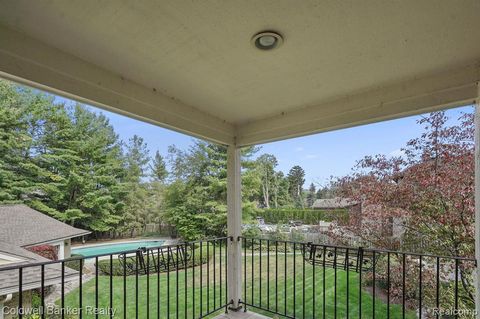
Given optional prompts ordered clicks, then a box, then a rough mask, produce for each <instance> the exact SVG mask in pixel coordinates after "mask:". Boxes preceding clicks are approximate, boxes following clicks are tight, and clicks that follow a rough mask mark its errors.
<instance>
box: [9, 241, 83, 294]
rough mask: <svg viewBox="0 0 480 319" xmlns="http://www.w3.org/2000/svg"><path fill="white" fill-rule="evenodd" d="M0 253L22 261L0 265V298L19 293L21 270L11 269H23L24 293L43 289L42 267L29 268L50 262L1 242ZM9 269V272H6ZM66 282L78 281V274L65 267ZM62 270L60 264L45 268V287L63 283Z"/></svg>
mask: <svg viewBox="0 0 480 319" xmlns="http://www.w3.org/2000/svg"><path fill="white" fill-rule="evenodd" d="M0 253H1V254H6V255H8V256H13V257H15V258H18V259H21V261H20V262H15V263H11V264H6V265H0V296H5V295H7V294H11V293H18V292H19V270H18V269H13V270H11V269H8V268H9V267H12V266H15V267H20V266H22V267H23V270H22V291H26V290H31V289H37V288H41V286H42V283H41V278H42V277H41V276H42V273H41V266H30V267H29V266H28V265H32V264H34V263H37V262H43V261H48V259H46V258H43V257H41V256H39V255H37V254H34V253H32V252H30V251H28V250H26V249H24V248H21V247H18V246H15V245H12V244H8V243H5V242H0ZM5 269H7V270H5ZM64 271H65V277H64V278H65V282H68V281H72V280H75V279H77V277H78V272H77V271H75V270H72V269H70V268H68V267H65V269H64ZM61 276H62V268H61V264H60V263H55V264H50V265H46V266H45V274H44V279H45V281H44V286H45V287H48V286H49V285H53V284H58V283H60V282H61Z"/></svg>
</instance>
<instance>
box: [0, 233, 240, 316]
mask: <svg viewBox="0 0 480 319" xmlns="http://www.w3.org/2000/svg"><path fill="white" fill-rule="evenodd" d="M230 240H231V239H230V238H227V237H223V238H216V239H211V240H204V241H196V242H188V243H181V244H178V245H168V246H159V247H151V248H139V249H137V250H130V251H124V252H122V253H114V254H101V255H96V256H89V257H81V256H79V257H74V258H70V259H66V260H60V261H44V262H33V263H32V262H30V263H28V262H27V263H22V264H14V265H10V266H8V265H4V266H0V278H4V279H5V280H3V282H0V292H3V293H4V294H5V295H10V296H13V298H11V300H10V301H7V302H5V303H4V304H3V309H0V310H3V311H4V313H5V314H8V315H9V316H13V317H16V318H67V319H69V318H125V319H131V318H142V319H143V318H158V319H160V318H162V319H163V318H205V317H208V316H210V315H212V314H214V313H216V312H221V311H227V307H228V306H229V304H230V301H229V300H228V299H227V288H228V283H227V250H226V249H227V244H228V242H229V241H230ZM1 297H2V296H0V302H1V301H2V300H3V299H1ZM7 300H8V299H7ZM49 303H50V305H49ZM0 306H1V305H0Z"/></svg>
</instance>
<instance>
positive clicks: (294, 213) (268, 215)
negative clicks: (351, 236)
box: [257, 208, 348, 225]
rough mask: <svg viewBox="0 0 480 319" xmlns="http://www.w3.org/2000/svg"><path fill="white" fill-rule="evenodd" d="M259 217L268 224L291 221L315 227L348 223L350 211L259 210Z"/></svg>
mask: <svg viewBox="0 0 480 319" xmlns="http://www.w3.org/2000/svg"><path fill="white" fill-rule="evenodd" d="M257 216H258V217H262V218H263V219H264V220H265V222H266V223H268V224H286V223H288V222H289V221H291V220H299V221H302V222H303V223H304V224H310V225H315V224H318V223H319V222H320V221H326V222H333V221H337V222H339V223H343V222H346V221H347V219H348V210H346V209H337V210H317V209H296V208H282V209H277V208H270V209H262V210H259V211H258V213H257Z"/></svg>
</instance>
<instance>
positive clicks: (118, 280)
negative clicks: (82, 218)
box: [0, 237, 476, 319]
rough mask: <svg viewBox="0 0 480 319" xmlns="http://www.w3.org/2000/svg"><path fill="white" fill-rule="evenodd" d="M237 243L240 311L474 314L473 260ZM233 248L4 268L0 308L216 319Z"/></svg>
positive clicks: (55, 314)
mask: <svg viewBox="0 0 480 319" xmlns="http://www.w3.org/2000/svg"><path fill="white" fill-rule="evenodd" d="M238 240H239V241H241V246H242V256H241V258H242V269H241V271H242V275H243V287H242V289H243V297H242V300H239V302H240V304H241V305H243V307H244V311H246V310H247V309H249V310H252V309H253V310H255V311H256V312H260V313H264V314H266V315H271V314H276V315H279V316H280V317H284V318H308V319H311V318H473V313H474V294H475V291H474V288H473V280H475V275H474V273H475V267H476V265H475V260H473V259H470V258H461V257H444V256H434V255H426V254H423V255H422V254H415V253H404V252H394V251H386V250H374V249H362V248H353V247H342V246H329V245H315V244H311V243H302V242H292V241H282V240H269V239H258V238H244V237H239V238H238ZM235 243H236V239H234V238H231V237H224V238H216V239H211V240H205V241H197V242H189V243H182V244H178V245H170V246H161V247H154V248H148V249H137V250H131V251H126V252H122V253H120V254H103V255H98V256H94V257H75V258H71V259H67V260H61V261H47V262H41V263H26V264H22V265H13V266H7V267H5V266H3V267H0V276H1V275H2V274H3V275H5V274H7V276H3V277H2V278H8V280H6V281H4V282H0V291H3V292H8V293H13V294H14V298H13V300H12V301H10V303H9V304H6V305H5V306H7V307H9V309H14V308H15V309H16V310H17V311H16V312H13V313H14V316H13V317H18V318H28V319H30V318H67V319H70V318H128V319H130V318H142V319H143V318H158V319H160V318H162V319H163V318H207V317H212V316H214V315H215V314H216V313H218V312H222V311H227V309H228V306H229V305H231V304H232V302H233V301H231V300H229V298H228V296H227V289H228V283H227V275H228V273H227V272H228V267H227V247H228V246H229V245H231V244H235ZM53 286H57V288H58V290H57V292H55V291H53V292H51V291H50V290H51V289H50V287H53ZM55 294H56V295H55ZM48 302H54V307H53V308H49V307H46V305H47V303H48ZM93 310H95V311H93ZM9 313H12V312H9ZM15 313H16V314H15ZM32 313H33V314H36V315H37V316H31V314H32Z"/></svg>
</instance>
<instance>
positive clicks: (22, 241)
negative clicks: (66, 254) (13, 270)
mask: <svg viewBox="0 0 480 319" xmlns="http://www.w3.org/2000/svg"><path fill="white" fill-rule="evenodd" d="M0 221H1V222H0V242H7V243H10V244H14V245H15V246H21V247H25V246H32V245H36V244H42V243H46V242H49V241H53V240H60V239H67V238H73V237H78V236H82V235H87V234H89V233H90V232H89V231H86V230H83V229H78V228H75V227H72V226H70V225H67V224H65V223H62V222H60V221H58V220H56V219H54V218H52V217H49V216H47V215H45V214H43V213H40V212H38V211H36V210H34V209H32V208H30V207H28V206H26V205H2V206H0Z"/></svg>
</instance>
